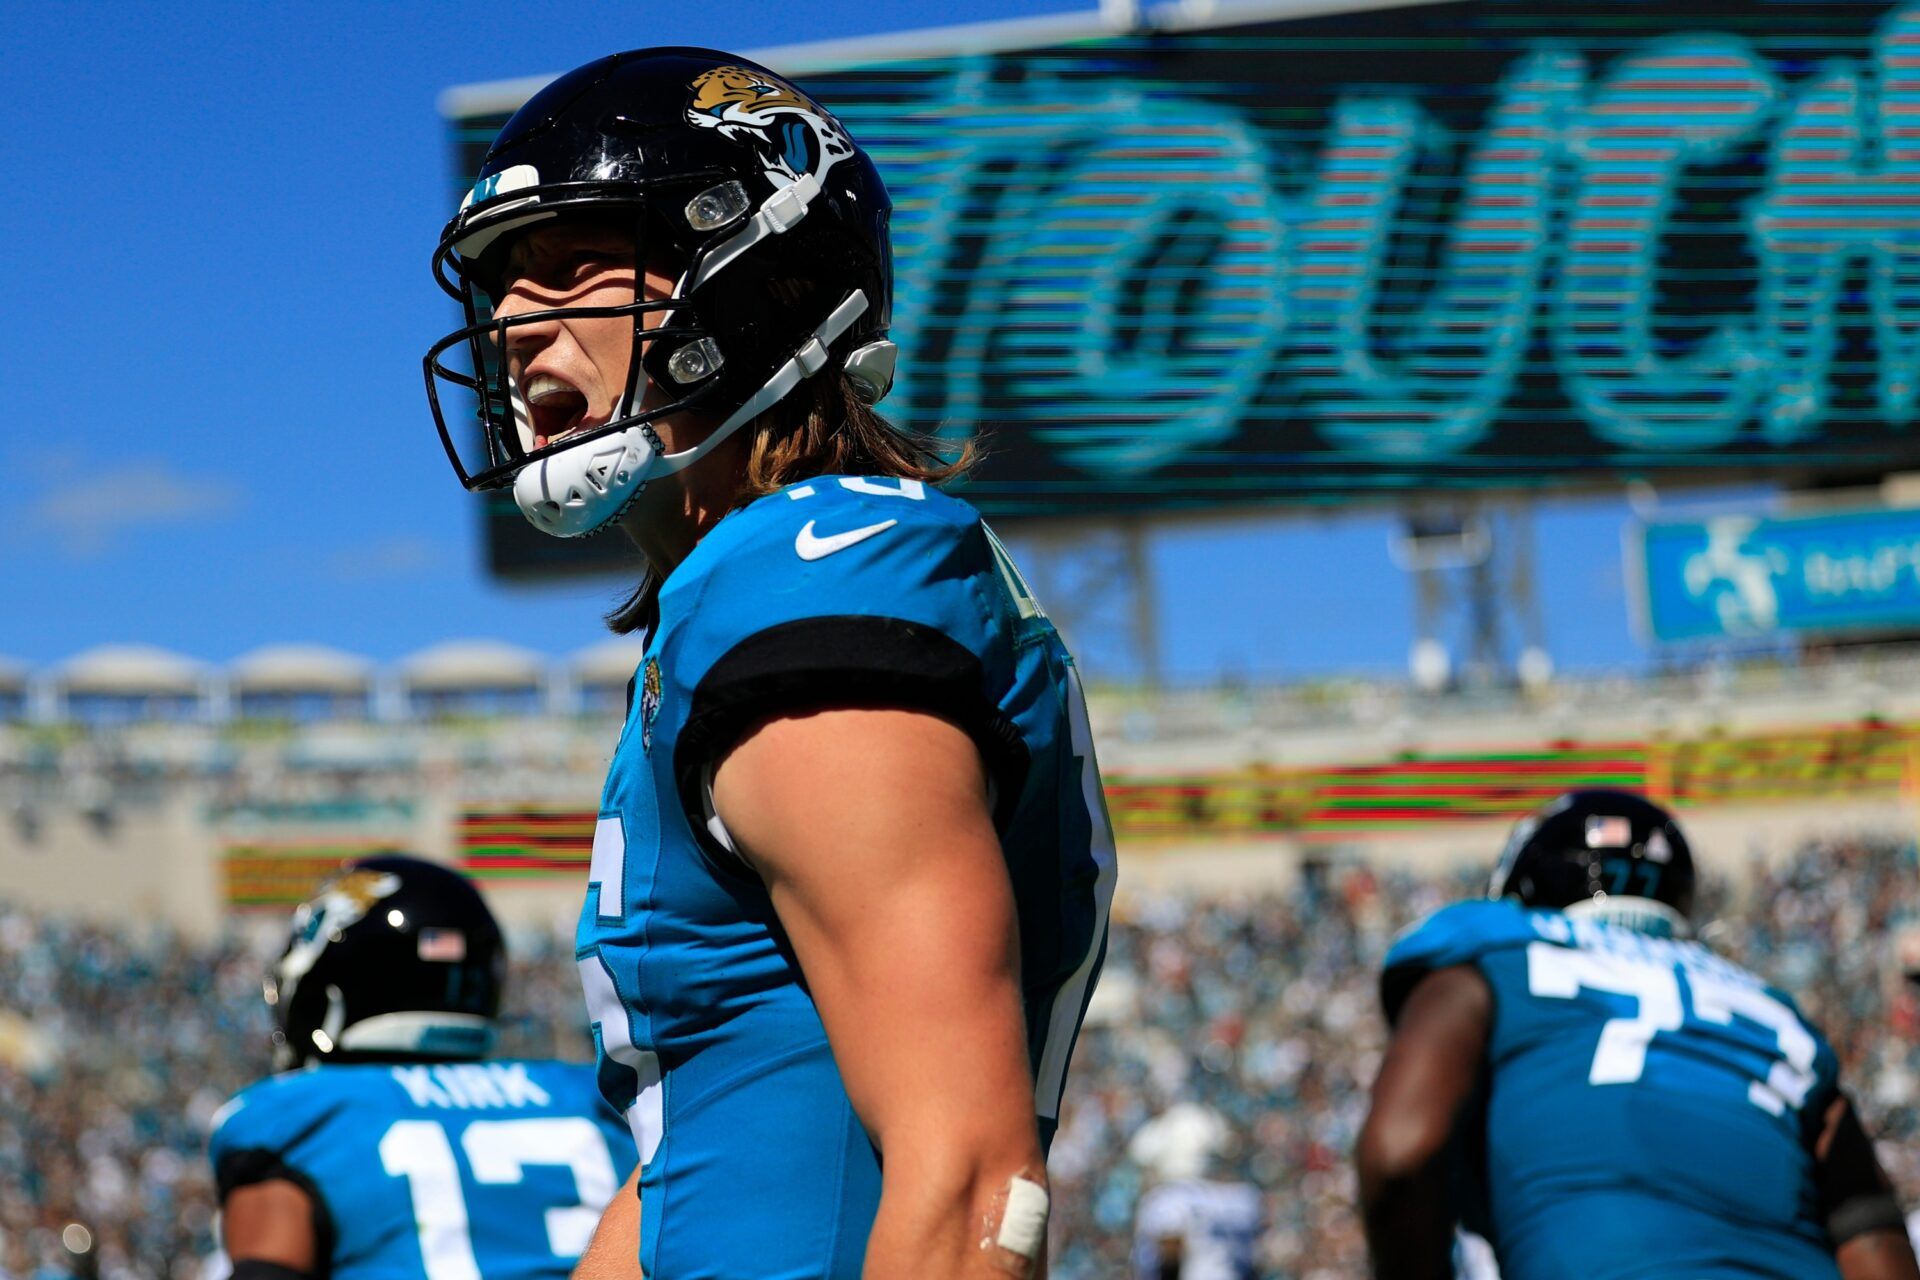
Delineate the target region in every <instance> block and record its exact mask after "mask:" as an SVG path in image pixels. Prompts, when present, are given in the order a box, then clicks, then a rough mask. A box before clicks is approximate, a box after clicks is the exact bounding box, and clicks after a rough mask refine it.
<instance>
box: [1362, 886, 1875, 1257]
mask: <svg viewBox="0 0 1920 1280" xmlns="http://www.w3.org/2000/svg"><path fill="white" fill-rule="evenodd" d="M1462 964H1471V965H1473V966H1475V967H1476V968H1477V969H1478V970H1479V971H1480V973H1481V974H1482V975H1483V976H1484V977H1485V978H1486V981H1487V983H1488V986H1489V987H1490V988H1491V989H1492V992H1493V1010H1494V1012H1493V1026H1492V1031H1491V1035H1490V1039H1489V1043H1488V1046H1487V1062H1488V1068H1489V1075H1488V1087H1487V1089H1486V1092H1485V1097H1484V1104H1483V1105H1484V1120H1485V1123H1484V1127H1483V1128H1482V1127H1481V1126H1475V1132H1476V1136H1478V1135H1479V1134H1481V1133H1483V1134H1484V1141H1482V1142H1469V1143H1468V1144H1466V1149H1465V1150H1463V1151H1462V1153H1461V1154H1462V1169H1461V1173H1462V1184H1463V1201H1464V1203H1463V1206H1462V1208H1463V1214H1462V1216H1463V1219H1464V1220H1465V1224H1466V1225H1467V1226H1468V1227H1469V1228H1470V1229H1472V1230H1474V1231H1477V1232H1479V1233H1480V1234H1482V1235H1484V1236H1486V1237H1487V1238H1488V1240H1490V1241H1491V1242H1492V1244H1493V1246H1494V1249H1495V1252H1496V1253H1497V1255H1498V1257H1499V1262H1500V1271H1501V1274H1502V1275H1503V1276H1505V1277H1507V1280H1544V1278H1546V1277H1560V1276H1570V1275H1578V1276H1582V1277H1586V1278H1588V1280H1616V1278H1624V1277H1651V1276H1677V1275H1685V1276H1689V1277H1699V1278H1701V1280H1718V1278H1720V1277H1729V1278H1731V1277H1749V1278H1750V1277H1759V1276H1776V1277H1782V1278H1783V1280H1785V1278H1787V1277H1792V1278H1794V1280H1805V1278H1806V1277H1819V1276H1829V1277H1831V1276H1834V1275H1835V1274H1836V1272H1835V1270H1834V1264H1833V1258H1832V1256H1831V1252H1830V1246H1829V1244H1828V1241H1827V1236H1826V1231H1825V1229H1824V1227H1823V1226H1822V1225H1821V1219H1820V1216H1819V1213H1818V1211H1817V1208H1816V1205H1815V1200H1814V1188H1813V1180H1812V1156H1811V1154H1810V1152H1809V1148H1808V1144H1807V1133H1808V1124H1809V1118H1810V1117H1811V1118H1817V1117H1819V1116H1820V1115H1821V1114H1823V1112H1824V1111H1825V1109H1826V1107H1827V1104H1828V1103H1829V1102H1830V1101H1831V1100H1832V1098H1833V1097H1834V1094H1835V1091H1836V1089H1837V1088H1838V1084H1837V1074H1838V1066H1837V1064H1836V1061H1835V1058H1834V1054H1833V1050H1832V1049H1831V1048H1829V1047H1828V1045H1827V1043H1826V1041H1825V1040H1824V1039H1823V1038H1822V1037H1821V1036H1820V1033H1819V1032H1818V1031H1816V1030H1815V1029H1814V1028H1813V1027H1812V1026H1810V1025H1809V1024H1808V1023H1807V1021H1806V1020H1805V1019H1804V1018H1803V1017H1802V1016H1801V1014H1800V1012H1799V1010H1798V1009H1797V1008H1796V1007H1795V1006H1794V1003H1793V1001H1792V1000H1791V999H1790V998H1789V997H1788V996H1787V995H1785V994H1784V993H1783V992H1780V991H1778V990H1775V989H1774V988H1772V987H1769V986H1768V985H1767V984H1766V983H1765V982H1763V981H1761V980H1760V979H1759V978H1757V977H1755V976H1754V975H1753V974H1751V973H1749V972H1747V971H1746V970H1745V969H1742V968H1740V967H1739V966H1738V965H1735V964H1733V963H1731V962H1729V961H1727V960H1724V959H1722V958H1720V957H1719V956H1716V955H1714V954H1713V953H1712V952H1711V951H1708V950H1707V949H1706V948H1705V947H1703V946H1701V945H1700V944H1699V943H1697V942H1692V941H1686V940H1677V939H1669V938H1656V937H1650V936H1648V935H1646V934H1642V933H1637V932H1634V931H1632V930H1629V929H1625V928H1621V927H1619V926H1617V925H1611V924H1606V923H1604V922H1601V921H1598V920H1593V919H1590V918H1589V919H1580V918H1573V917H1569V916H1567V915H1565V914H1563V913H1561V912H1558V911H1543V910H1530V909H1528V908H1526V907H1523V906H1521V905H1520V904H1519V903H1517V902H1514V901H1511V900H1504V899H1503V900H1500V901H1487V902H1465V903H1459V904H1456V905H1454V906H1451V907H1447V908H1445V909H1444V910H1442V911H1439V912H1437V913H1435V914H1434V915H1433V916H1431V917H1430V918H1429V919H1428V920H1427V921H1426V922H1425V923H1423V924H1421V925H1420V926H1419V927H1418V928H1416V929H1414V930H1412V931H1411V932H1409V933H1408V934H1407V935H1406V936H1404V937H1402V938H1401V939H1400V940H1399V941H1398V942H1397V943H1396V944H1395V945H1394V947H1393V949H1392V951H1391V952H1390V953H1389V954H1388V956H1387V963H1386V969H1385V973H1384V975H1383V977H1382V982H1381V989H1382V995H1383V997H1384V999H1385V1002H1386V1006H1387V1013H1388V1017H1389V1018H1394V1017H1397V1016H1398V1014H1399V1011H1400V1007H1401V1005H1402V1004H1403V1003H1404V1002H1405V1000H1406V998H1407V996H1408V994H1409V993H1410V992H1411V991H1412V990H1413V988H1414V986H1415V985H1416V984H1417V983H1418V981H1419V979H1420V978H1421V977H1422V976H1424V975H1425V974H1427V973H1429V972H1432V971H1433V970H1436V969H1442V968H1447V967H1450V966H1453V965H1462ZM1475 1148H1478V1149H1475Z"/></svg>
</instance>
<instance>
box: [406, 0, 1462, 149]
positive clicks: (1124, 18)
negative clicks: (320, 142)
mask: <svg viewBox="0 0 1920 1280" xmlns="http://www.w3.org/2000/svg"><path fill="white" fill-rule="evenodd" d="M1433 3H1437V0H1162V2H1161V3H1158V4H1155V3H1139V2H1137V0H1101V3H1100V5H1099V7H1098V8H1094V7H1091V6H1089V7H1088V8H1086V9H1081V10H1074V11H1070V12H1067V13H1042V14H1034V15H1032V16H1029V17H1023V18H1005V19H1001V20H999V21H994V22H968V23H961V24H958V25H955V26H946V27H922V28H918V29H915V30H910V31H889V32H884V33H882V34H878V35H870V36H858V37H855V38H852V39H846V40H815V41H809V42H808V43H805V44H790V45H780V46H777V47H775V48H770V49H748V50H746V51H745V56H747V57H749V58H752V59H753V60H754V61H755V62H758V63H759V64H761V65H762V66H765V67H771V68H772V69H773V70H775V71H779V72H782V73H783V74H786V75H790V76H800V75H807V74H810V73H813V72H818V71H837V70H841V69H843V68H846V67H856V66H872V65H874V64H875V63H882V62H912V61H917V60H919V59H922V58H950V57H957V56H960V55H963V54H970V53H1001V52H1006V51H1009V50H1015V49H1038V48H1044V47H1047V46H1049V45H1059V44H1069V43H1072V42H1074V41H1077V40H1091V39H1096V38H1098V37H1100V36H1114V35H1123V34H1125V33H1127V32H1129V31H1151V32H1155V33H1159V34H1167V33H1172V32H1179V31H1204V30H1207V29H1208V28H1211V27H1221V26H1229V25H1232V24H1235V23H1242V22H1263V21H1273V20H1278V19H1283V18H1311V17H1314V16H1316V15H1319V14H1330V13H1345V12H1348V11H1350V10H1355V9H1398V8H1403V7H1411V6H1413V5H1419V4H1433ZM560 74H561V73H560V72H559V71H554V72H552V73H550V74H547V75H533V76H517V77H515V78H513V79H510V80H492V81H486V82H483V83H480V84H463V85H454V86H453V87H451V88H448V89H445V90H443V91H442V92H441V94H440V114H441V115H442V116H444V117H445V118H447V119H449V120H461V119H466V118H469V117H472V116H485V115H503V114H507V113H509V112H513V111H516V110H518V109H519V107H520V104H521V103H523V102H525V101H526V100H527V99H528V98H531V97H532V96H533V95H534V94H536V93H538V92H539V91H540V90H541V89H543V88H545V87H546V86H547V85H548V84H550V83H552V81H553V80H554V79H555V78H557V77H558V76H559V75H560Z"/></svg>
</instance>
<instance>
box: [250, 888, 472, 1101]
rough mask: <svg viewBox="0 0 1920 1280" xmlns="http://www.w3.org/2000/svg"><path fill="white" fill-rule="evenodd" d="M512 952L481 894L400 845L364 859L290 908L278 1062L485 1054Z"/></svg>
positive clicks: (274, 986) (277, 972)
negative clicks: (409, 854) (397, 851)
mask: <svg viewBox="0 0 1920 1280" xmlns="http://www.w3.org/2000/svg"><path fill="white" fill-rule="evenodd" d="M506 968H507V952H506V947H505V945H504V944H503V943H502V942H501V939H500V926H499V925H498V924H496V923H495V922H494V919H493V913H492V912H491V911H489V910H487V904H486V902H485V901H484V900H483V899H482V898H481V897H480V893H479V891H478V890H476V889H475V888H474V887H473V886H472V885H471V884H469V883H468V882H467V880H466V878H465V877H464V876H461V875H460V874H458V873H457V872H455V871H453V870H451V869H449V868H447V867H443V866H440V865H438V864H437V863H432V862H427V861H424V860H422V859H420V858H411V857H407V856H405V855H402V854H381V855H379V856H376V857H371V858H361V859H360V860H358V861H357V862H353V863H351V864H349V865H348V866H346V867H345V868H343V869H342V870H341V871H340V873H339V874H338V875H336V876H334V877H333V878H332V879H330V880H328V881H327V882H326V883H325V884H322V885H321V886H320V888H319V889H317V890H315V892H314V895H313V897H312V898H310V899H309V900H307V901H306V902H304V903H302V904H301V905H300V907H299V908H298V909H297V910H295V911H294V913H293V932H292V935H291V936H290V937H289V938H288V940H287V946H286V950H285V951H283V952H282V953H281V954H280V958H279V959H278V960H276V961H275V962H274V964H273V967H272V968H271V969H270V970H269V971H268V974H267V979H266V998H267V1005H268V1006H269V1007H270V1008H271V1009H272V1010H273V1019H274V1032H273V1046H274V1065H275V1067H276V1069H278V1070H282V1071H285V1070H289V1069H291V1068H293V1067H297V1066H301V1065H304V1064H305V1063H307V1062H310V1061H315V1060H319V1061H326V1062H341V1061H347V1062H351V1061H366V1060H380V1061H392V1060H395V1059H401V1060H405V1059H462V1058H478V1057H480V1056H482V1055H483V1054H485V1053H486V1051H487V1049H488V1048H489V1047H490V1046H491V1045H492V1043H493V1019H494V1018H495V1017H496V1016H498V1014H499V1012H500V992H501V988H502V987H503V986H504V985H505V979H506Z"/></svg>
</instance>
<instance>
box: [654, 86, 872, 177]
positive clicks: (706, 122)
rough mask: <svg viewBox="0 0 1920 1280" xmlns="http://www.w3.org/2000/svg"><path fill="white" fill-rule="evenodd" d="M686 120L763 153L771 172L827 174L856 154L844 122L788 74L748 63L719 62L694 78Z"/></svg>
mask: <svg viewBox="0 0 1920 1280" xmlns="http://www.w3.org/2000/svg"><path fill="white" fill-rule="evenodd" d="M692 88H693V98H692V100H691V101H690V102H688V104H687V122H688V123H689V124H692V125H696V126H698V127H700V128H703V129H717V130H718V131H719V132H720V133H721V134H722V135H724V136H726V137H728V138H731V139H733V140H734V141H736V142H741V143H745V144H746V145H748V146H751V147H752V148H753V149H754V150H755V151H757V152H759V153H760V158H761V162H762V163H763V164H764V165H765V166H766V167H767V170H768V171H769V172H771V173H777V174H780V175H781V176H783V177H784V178H785V179H786V180H787V181H789V182H791V181H796V180H798V179H799V178H800V177H801V176H802V175H804V174H809V173H810V174H812V175H813V176H814V177H815V178H818V179H821V180H822V181H824V180H825V178H826V176H827V170H829V169H831V168H832V167H833V166H834V165H835V164H837V163H839V162H840V161H841V160H844V159H846V158H847V157H848V156H850V155H852V154H853V139H852V138H850V137H848V136H847V131H846V130H845V129H843V128H841V127H840V122H839V121H838V120H835V119H834V118H833V117H832V116H830V115H828V114H827V113H826V112H825V111H823V110H821V108H820V107H819V105H818V104H816V103H815V102H814V101H813V100H812V99H811V98H809V97H807V95H805V94H804V93H801V92H800V91H799V90H798V89H796V88H794V87H793V86H792V85H790V84H788V83H786V82H785V81H784V80H779V79H776V78H775V77H773V76H770V75H768V74H766V73H765V72H763V71H749V70H748V69H747V68H745V67H734V66H726V67H715V68H713V69H712V70H711V71H703V72H701V73H700V75H698V76H696V77H695V78H694V81H693V86H692Z"/></svg>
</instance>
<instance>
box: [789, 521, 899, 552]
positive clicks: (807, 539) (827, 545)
mask: <svg viewBox="0 0 1920 1280" xmlns="http://www.w3.org/2000/svg"><path fill="white" fill-rule="evenodd" d="M899 523H900V522H899V521H898V520H882V521H881V522H880V523H879V524H869V525H863V526H861V527H860V528H858V529H849V530H847V531H846V532H845V533H833V534H828V535H827V536H826V537H824V538H817V537H815V536H814V533H813V525H814V522H813V521H811V520H809V521H807V523H806V527H805V528H803V529H801V530H800V532H799V533H797V534H795V535H794V539H793V551H794V554H795V555H797V556H799V557H800V558H801V559H802V560H818V559H820V558H821V557H822V556H830V555H832V554H833V553H834V552H836V551H845V550H846V549H847V548H848V547H850V546H852V545H853V544H854V543H856V542H865V541H866V540H867V539H868V538H871V537H872V536H873V535H874V534H876V533H885V532H886V531H887V530H888V529H891V528H893V526H895V525H897V524H899Z"/></svg>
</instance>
